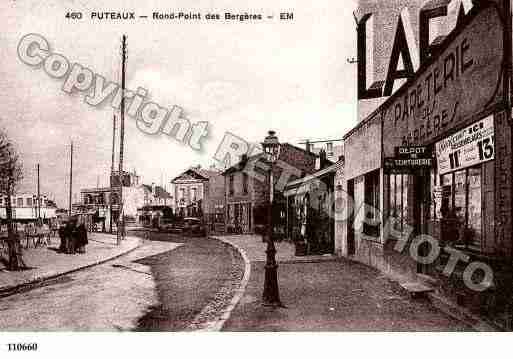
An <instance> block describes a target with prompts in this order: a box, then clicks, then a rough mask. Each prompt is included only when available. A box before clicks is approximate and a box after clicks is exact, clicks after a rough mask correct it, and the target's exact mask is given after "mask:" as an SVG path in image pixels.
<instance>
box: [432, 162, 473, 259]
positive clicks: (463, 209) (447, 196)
mask: <svg viewBox="0 0 513 359" xmlns="http://www.w3.org/2000/svg"><path fill="white" fill-rule="evenodd" d="M441 182H442V189H443V197H442V204H441V208H440V215H441V218H442V220H444V221H445V222H446V223H447V225H451V226H453V227H455V231H454V235H453V236H452V237H451V238H447V239H448V240H450V241H451V242H454V243H456V244H460V245H464V246H465V247H467V248H470V249H476V250H480V249H481V242H482V212H481V211H482V207H481V203H482V197H481V183H482V178H481V166H476V167H471V168H467V169H464V170H461V171H457V172H454V173H449V174H446V175H443V176H441ZM456 230H457V234H456ZM451 233H452V232H451Z"/></svg>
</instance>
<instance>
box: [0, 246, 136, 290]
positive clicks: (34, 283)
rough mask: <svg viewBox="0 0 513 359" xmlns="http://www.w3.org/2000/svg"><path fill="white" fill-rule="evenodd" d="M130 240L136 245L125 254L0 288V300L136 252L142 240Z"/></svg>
mask: <svg viewBox="0 0 513 359" xmlns="http://www.w3.org/2000/svg"><path fill="white" fill-rule="evenodd" d="M131 238H137V241H138V243H137V244H136V245H135V246H134V247H133V248H130V249H129V250H127V251H126V252H122V253H118V254H116V255H114V256H111V257H107V258H103V259H100V260H97V261H95V262H93V263H90V264H86V265H84V266H82V267H78V268H73V269H70V270H67V271H65V272H61V273H54V274H49V275H42V276H40V277H37V278H34V279H32V280H29V281H27V282H24V283H21V284H16V285H11V286H4V287H0V298H5V297H8V296H11V295H14V294H18V293H23V292H26V291H28V290H32V289H36V288H39V287H41V286H43V285H44V284H45V283H46V282H48V281H51V280H53V279H56V278H58V277H61V276H64V275H67V274H71V273H74V272H78V271H81V270H84V269H88V268H91V267H94V266H97V265H100V264H103V263H106V262H109V261H111V260H114V259H117V258H119V257H121V256H124V255H126V254H128V253H130V252H132V251H134V250H136V249H137V248H139V247H141V245H142V244H143V240H142V239H141V238H138V237H131Z"/></svg>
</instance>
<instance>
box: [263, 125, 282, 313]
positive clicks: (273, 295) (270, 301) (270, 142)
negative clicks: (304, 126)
mask: <svg viewBox="0 0 513 359" xmlns="http://www.w3.org/2000/svg"><path fill="white" fill-rule="evenodd" d="M262 147H263V149H264V155H265V159H266V161H267V162H268V163H269V204H268V206H267V235H266V237H267V238H266V239H267V250H266V251H265V252H266V254H267V259H266V263H265V280H264V293H263V295H262V299H263V305H264V306H272V307H281V306H282V304H281V301H280V292H279V289H278V265H277V264H276V248H275V246H274V239H273V215H272V209H273V200H274V179H273V165H274V164H275V163H276V161H277V160H278V157H279V155H280V142H279V141H278V137H276V132H274V131H269V134H268V136H267V137H266V138H265V140H264V142H262Z"/></svg>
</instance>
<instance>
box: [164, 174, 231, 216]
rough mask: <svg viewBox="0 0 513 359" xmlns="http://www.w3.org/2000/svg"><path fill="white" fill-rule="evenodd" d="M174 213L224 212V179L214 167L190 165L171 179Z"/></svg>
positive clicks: (196, 214)
mask: <svg viewBox="0 0 513 359" xmlns="http://www.w3.org/2000/svg"><path fill="white" fill-rule="evenodd" d="M171 186H172V192H173V197H174V201H175V210H176V214H177V215H179V216H183V217H201V216H203V215H205V214H207V215H210V214H215V213H218V212H219V213H223V212H224V200H223V199H224V179H223V177H222V175H221V173H220V172H219V171H217V170H215V169H213V168H212V169H204V168H201V167H200V166H196V167H191V168H189V169H187V170H186V171H184V172H182V173H181V174H180V175H178V176H177V177H175V178H174V179H173V180H172V181H171Z"/></svg>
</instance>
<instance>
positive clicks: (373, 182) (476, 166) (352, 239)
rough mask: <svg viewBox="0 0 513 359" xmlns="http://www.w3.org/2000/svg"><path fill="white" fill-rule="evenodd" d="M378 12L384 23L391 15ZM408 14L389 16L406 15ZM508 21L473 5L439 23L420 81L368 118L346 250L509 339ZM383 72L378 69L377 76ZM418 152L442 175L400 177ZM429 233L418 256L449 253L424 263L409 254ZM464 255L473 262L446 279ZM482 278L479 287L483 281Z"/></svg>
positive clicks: (420, 171) (349, 172)
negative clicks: (487, 278) (486, 279)
mask: <svg viewBox="0 0 513 359" xmlns="http://www.w3.org/2000/svg"><path fill="white" fill-rule="evenodd" d="M374 3H377V2H375V1H374V2H373V1H361V4H363V5H368V4H374ZM380 3H381V4H382V5H381V6H380V7H379V8H376V9H374V10H375V11H377V12H378V13H377V16H376V19H379V18H380V11H382V10H383V7H388V6H389V2H380ZM399 3H401V4H402V2H397V3H396V2H394V5H393V6H392V7H391V8H392V10H393V11H392V10H390V11H388V12H387V11H385V12H384V13H385V14H386V15H387V16H388V15H390V16H397V13H398V12H399V13H400V9H398V8H397V6H398V5H399ZM405 3H414V4H419V3H421V2H420V1H412V2H408V1H406V2H405ZM427 3H429V4H430V6H433V3H435V2H433V1H430V2H427ZM439 3H448V1H445V2H444V1H439ZM396 5H397V6H396ZM361 10H362V9H361V8H360V9H359V11H361ZM504 14H510V15H511V9H510V5H509V1H489V2H475V3H474V6H473V7H472V8H471V9H469V11H468V12H467V13H466V14H465V16H464V17H462V18H461V19H460V20H461V21H458V25H457V26H454V27H453V25H452V24H451V23H449V24H441V25H440V26H441V28H442V29H445V30H446V31H449V32H447V33H445V34H444V36H443V38H442V40H441V42H440V44H439V46H438V47H437V49H436V51H434V52H433V53H431V55H430V57H429V58H428V59H427V60H426V61H425V62H424V63H423V64H422V65H420V67H419V68H418V69H417V70H416V72H415V76H414V77H413V78H409V79H407V80H403V81H402V82H401V83H400V84H399V86H397V89H396V90H395V91H394V92H393V94H392V95H391V96H390V97H388V98H376V99H374V100H375V106H374V108H371V109H370V110H369V108H367V110H366V111H367V112H369V114H368V115H366V116H365V117H364V118H363V119H361V121H360V122H359V123H358V125H357V126H356V127H355V128H353V129H352V130H351V131H350V132H349V133H347V134H346V136H345V137H344V140H345V153H344V155H345V159H346V163H345V170H344V180H343V183H342V187H343V191H344V192H345V194H346V197H347V198H346V199H345V203H346V206H344V213H343V216H342V217H343V220H344V225H339V226H338V228H341V230H340V231H338V232H337V236H336V251H337V252H338V253H339V254H340V255H341V256H344V257H348V258H351V259H353V260H356V261H359V262H362V263H365V264H367V265H370V266H373V267H375V268H378V269H379V270H381V271H383V272H386V273H387V274H389V275H392V276H394V277H396V278H399V279H400V280H401V281H402V282H404V281H412V282H421V283H429V285H430V286H431V287H433V289H434V290H435V293H436V294H437V295H439V296H443V297H445V298H446V299H448V300H449V301H451V302H453V303H454V304H456V305H458V306H459V307H463V308H466V309H467V310H469V311H471V312H473V313H475V314H478V315H481V316H482V317H484V318H487V319H488V320H490V321H492V322H493V323H495V324H497V325H499V326H501V327H503V328H506V329H510V330H511V329H513V328H512V326H513V325H512V323H513V321H512V318H513V317H512V315H513V311H512V308H513V305H512V304H513V300H512V299H513V293H512V292H513V291H512V288H513V284H512V283H513V282H512V272H513V271H512V263H513V262H512V259H513V239H512V233H513V229H512V190H513V187H512V175H511V174H512V162H513V157H512V143H511V102H510V98H511V97H510V93H511V90H510V81H511V79H510V75H509V71H508V65H509V64H511V55H510V54H511V50H510V49H511V41H512V39H511V25H510V22H509V21H508V20H507V19H508V16H504ZM510 15H509V17H511V16H510ZM389 21H396V23H397V21H398V20H397V17H396V18H395V20H393V19H389ZM449 21H450V20H449ZM385 30H386V29H385ZM393 35H394V34H393V31H392V37H393ZM379 36H381V37H383V38H385V37H386V36H388V35H385V34H380V35H379ZM390 46H392V45H391V44H390ZM374 51H375V52H376V51H381V54H382V55H383V54H386V53H387V51H386V49H384V48H382V49H379V48H376V49H374ZM378 57H379V56H378ZM386 57H387V56H386V55H383V59H382V60H381V61H382V62H386ZM380 66H381V65H379V64H376V63H374V67H373V70H374V71H375V72H376V73H378V74H379V72H380V71H381V69H382V67H380ZM372 101H373V100H365V104H364V106H369V104H370V102H372ZM359 109H360V107H359ZM412 149H413V150H416V149H422V151H425V154H427V155H428V156H429V157H430V158H431V159H432V165H431V166H424V167H421V168H419V167H415V166H413V165H412V166H404V167H400V166H397V164H398V163H406V162H407V161H397V160H398V159H404V153H403V151H405V150H407V151H409V150H412ZM413 158H414V157H413ZM390 163H392V165H390ZM394 163H395V164H396V165H394ZM398 233H401V235H402V236H403V237H402V238H403V239H404V238H408V239H409V241H408V242H407V244H406V245H404V246H403V245H398V242H399V240H400V238H399V237H400V236H398ZM423 234H427V235H429V236H430V237H431V238H433V239H434V240H435V242H431V246H430V245H423V246H420V247H419V248H418V251H417V252H416V253H417V254H418V255H419V256H427V255H428V254H430V253H435V254H437V253H439V254H438V255H436V256H435V257H436V258H432V260H431V259H430V260H428V261H427V262H428V263H419V261H417V260H415V259H414V256H412V254H411V252H412V251H410V249H411V243H412V240H413V239H414V238H415V237H418V236H419V235H423ZM401 243H403V242H401ZM433 243H436V244H433ZM433 247H436V248H433ZM398 249H399V250H398ZM401 249H402V250H401ZM454 251H457V252H458V253H460V254H461V257H462V258H463V257H464V258H465V259H466V260H459V261H458V262H457V264H456V266H455V267H454V268H453V270H452V271H450V275H447V273H444V272H446V271H447V269H448V268H449V267H450V265H449V259H450V258H451V253H454ZM414 252H415V251H414ZM473 262H480V263H484V264H486V265H488V266H489V267H490V268H491V269H492V271H493V281H492V283H491V285H490V286H488V287H487V289H485V290H475V289H471V288H470V287H469V286H468V285H466V284H465V280H464V274H465V273H469V272H468V269H467V268H468V264H469V263H473ZM466 271H467V272H466ZM473 273H474V275H473V276H472V280H473V282H474V283H479V282H480V281H481V280H482V279H483V271H480V270H477V271H474V272H473Z"/></svg>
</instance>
